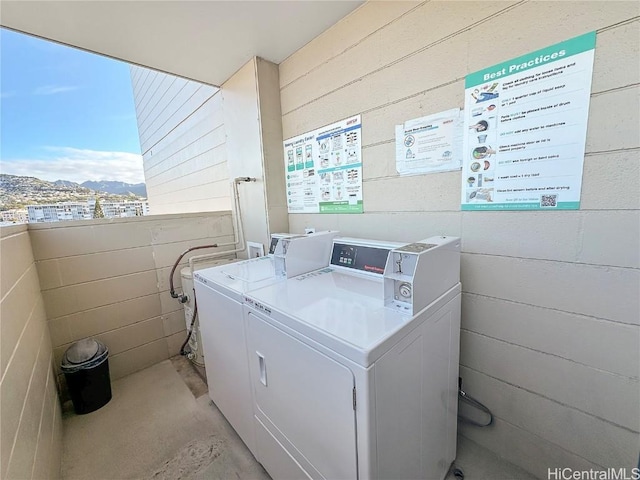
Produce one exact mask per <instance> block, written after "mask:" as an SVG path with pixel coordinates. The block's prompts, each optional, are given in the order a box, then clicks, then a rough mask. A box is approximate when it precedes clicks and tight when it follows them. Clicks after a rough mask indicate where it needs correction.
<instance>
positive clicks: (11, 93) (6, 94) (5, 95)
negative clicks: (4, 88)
mask: <svg viewBox="0 0 640 480" xmlns="http://www.w3.org/2000/svg"><path fill="white" fill-rule="evenodd" d="M16 95H17V92H16V91H15V90H11V91H9V92H2V93H0V98H11V97H15V96H16Z"/></svg>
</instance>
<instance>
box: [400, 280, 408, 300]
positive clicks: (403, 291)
mask: <svg viewBox="0 0 640 480" xmlns="http://www.w3.org/2000/svg"><path fill="white" fill-rule="evenodd" d="M398 292H399V293H400V295H402V296H403V297H404V298H411V284H410V283H401V284H400V287H399V288H398Z"/></svg>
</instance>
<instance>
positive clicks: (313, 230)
mask: <svg viewBox="0 0 640 480" xmlns="http://www.w3.org/2000/svg"><path fill="white" fill-rule="evenodd" d="M304 233H305V234H309V233H316V229H315V228H313V227H306V228H305V229H304Z"/></svg>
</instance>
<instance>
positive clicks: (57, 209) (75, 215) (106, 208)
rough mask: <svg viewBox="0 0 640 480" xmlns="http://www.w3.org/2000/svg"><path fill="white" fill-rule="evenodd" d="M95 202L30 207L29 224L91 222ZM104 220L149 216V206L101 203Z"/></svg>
mask: <svg viewBox="0 0 640 480" xmlns="http://www.w3.org/2000/svg"><path fill="white" fill-rule="evenodd" d="M95 203H96V201H95V200H89V201H88V202H85V203H80V202H77V203H73V202H65V203H54V204H49V205H29V206H28V207H27V211H28V217H29V219H28V222H29V223H44V222H64V221H69V220H90V219H92V218H93V209H94V207H95ZM100 205H101V206H102V211H103V212H104V218H122V217H141V216H143V215H149V204H148V203H147V202H142V201H133V202H104V203H103V202H100Z"/></svg>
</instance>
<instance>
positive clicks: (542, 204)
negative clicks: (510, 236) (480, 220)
mask: <svg viewBox="0 0 640 480" xmlns="http://www.w3.org/2000/svg"><path fill="white" fill-rule="evenodd" d="M595 41H596V34H595V32H591V33H588V34H586V35H582V36H580V37H576V38H573V39H571V40H567V41H565V42H562V43H559V44H557V45H553V46H551V47H548V48H545V49H542V50H538V51H537V52H533V53H530V54H528V55H523V56H522V57H519V58H516V59H514V60H511V61H508V62H505V63H502V64H499V65H495V66H493V67H490V68H486V69H484V70H482V71H479V72H476V73H473V74H471V75H468V76H467V78H466V80H465V111H464V131H465V133H464V140H463V165H462V210H537V209H578V208H580V190H581V186H582V166H583V163H584V151H585V140H586V134H587V121H588V117H589V98H590V95H591V76H592V72H593V57H594V49H595Z"/></svg>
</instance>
